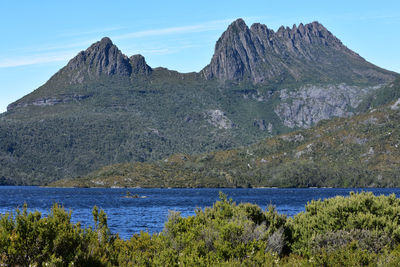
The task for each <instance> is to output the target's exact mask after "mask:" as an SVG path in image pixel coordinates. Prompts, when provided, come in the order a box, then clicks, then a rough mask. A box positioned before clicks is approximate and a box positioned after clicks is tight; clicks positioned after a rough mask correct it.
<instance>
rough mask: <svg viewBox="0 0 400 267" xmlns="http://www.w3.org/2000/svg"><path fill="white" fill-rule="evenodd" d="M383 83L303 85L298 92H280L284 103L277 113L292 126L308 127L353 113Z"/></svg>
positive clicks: (286, 123)
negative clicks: (372, 84)
mask: <svg viewBox="0 0 400 267" xmlns="http://www.w3.org/2000/svg"><path fill="white" fill-rule="evenodd" d="M379 88H381V86H374V87H358V86H349V85H345V84H340V85H337V86H335V85H328V86H315V85H310V86H304V87H301V88H300V89H298V90H295V91H288V90H286V89H283V90H281V91H280V99H281V103H280V104H278V105H277V106H276V107H275V113H276V114H277V115H278V116H279V117H280V119H281V120H282V121H283V124H284V125H285V126H287V127H289V128H294V127H305V128H308V127H310V126H311V125H313V124H314V123H317V122H319V121H320V120H324V119H330V118H332V117H347V116H350V115H353V113H352V112H350V111H349V110H351V109H354V108H356V107H357V106H358V105H359V104H360V103H361V101H362V100H363V98H364V97H365V96H367V95H368V94H370V93H371V92H373V91H375V90H378V89H379Z"/></svg>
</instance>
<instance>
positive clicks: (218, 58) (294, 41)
mask: <svg viewBox="0 0 400 267" xmlns="http://www.w3.org/2000/svg"><path fill="white" fill-rule="evenodd" d="M201 74H203V76H204V77H205V78H206V79H218V80H220V81H226V80H231V81H242V80H249V81H251V82H253V83H256V84H257V83H263V82H267V81H270V80H284V79H289V80H294V81H304V82H306V81H309V80H310V79H313V80H315V81H320V82H326V81H328V80H329V81H331V82H335V83H337V82H348V81H350V82H354V81H355V80H357V81H363V82H368V83H369V82H376V83H381V82H387V81H390V80H392V79H393V75H392V74H390V73H388V72H385V70H382V69H380V68H378V67H376V66H374V65H372V64H370V63H368V62H366V61H365V60H364V59H363V58H362V57H360V56H359V55H358V54H356V53H355V52H353V51H351V50H350V49H348V48H347V47H346V46H344V45H343V44H342V42H341V41H340V40H339V39H338V38H336V37H335V36H334V35H333V34H332V33H331V32H330V31H328V29H326V28H325V27H324V26H323V25H322V24H321V23H319V22H317V21H314V22H312V23H309V24H305V25H304V24H302V23H300V24H299V25H298V26H297V25H293V27H292V28H289V27H284V26H281V27H280V28H279V29H278V30H277V31H276V32H274V31H273V30H271V29H269V28H268V27H267V26H266V25H263V24H260V23H254V24H253V25H251V27H250V29H249V28H248V27H247V25H246V23H245V22H244V20H243V19H238V20H236V21H234V22H233V23H232V24H230V25H229V27H228V28H227V30H226V31H225V32H224V33H223V34H222V35H221V37H220V38H219V39H218V41H217V43H216V45H215V52H214V55H213V57H212V59H211V62H210V64H209V65H207V66H206V67H205V68H204V69H203V70H202V71H201Z"/></svg>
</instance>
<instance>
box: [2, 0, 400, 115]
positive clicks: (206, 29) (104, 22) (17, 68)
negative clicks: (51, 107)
mask: <svg viewBox="0 0 400 267" xmlns="http://www.w3.org/2000/svg"><path fill="white" fill-rule="evenodd" d="M237 18H243V19H244V20H245V21H246V23H247V24H248V25H249V26H250V25H251V24H252V23H254V22H260V23H263V24H266V25H267V26H268V27H269V28H272V29H274V30H276V29H277V28H278V27H279V26H281V25H284V26H290V27H291V26H292V25H293V24H299V23H300V22H303V23H309V22H312V21H315V20H317V21H319V22H320V23H322V24H323V25H324V26H325V27H327V28H328V30H330V31H331V32H332V33H333V34H334V35H336V36H337V37H338V38H339V39H341V40H342V42H343V43H344V44H345V45H347V46H348V47H349V48H350V49H352V50H354V51H356V52H357V53H359V54H360V55H361V56H363V57H364V58H366V59H367V60H368V61H370V62H372V63H374V64H376V65H378V66H381V67H383V68H386V69H389V70H393V71H396V72H399V73H400V52H399V47H400V46H399V43H400V34H399V29H400V1H398V0H392V1H385V0H381V1H376V0H375V1H369V0H363V1H358V0H356V1H351V0H346V1H342V0H336V1H321V0H319V1H307V0H303V1H292V0H286V1H283V0H281V1H268V0H263V1H243V0H241V1H237V0H230V1H225V0H214V1H209V0H202V1H189V0H185V1H175V0H169V1H165V0H164V1H135V0H134V1H132V0H131V1H118V0H114V1H110V0H107V1H102V0H97V1H89V0H88V1H75V0H70V1H54V0H52V1H41V0H37V1H28V0H26V1H24V0H21V1H8V0H4V1H2V4H1V7H0V25H1V26H0V36H1V42H0V112H4V111H5V110H6V107H7V105H8V104H10V103H11V102H13V101H15V100H17V99H19V98H20V97H22V96H24V95H26V94H28V93H30V92H31V91H33V90H34V89H36V88H37V87H39V86H40V85H42V84H43V83H45V82H46V81H47V80H48V79H49V78H50V77H51V75H53V74H54V73H55V72H57V71H58V70H59V69H60V68H62V67H63V66H64V65H65V64H67V62H68V60H69V59H71V58H72V57H74V56H75V55H76V54H77V53H78V52H79V51H81V50H84V49H86V48H87V47H88V46H89V45H90V44H91V43H93V42H95V41H97V40H100V39H101V38H102V37H104V36H108V37H110V38H111V39H112V40H113V42H114V43H115V44H116V45H117V46H118V47H119V49H120V50H121V51H122V52H123V53H124V54H126V55H127V56H131V55H133V54H142V55H144V56H145V58H146V61H147V63H148V64H149V65H150V66H151V67H158V66H163V67H167V68H169V69H174V70H178V71H181V72H190V71H199V70H201V69H202V68H203V67H204V66H205V65H207V64H208V63H209V61H210V59H211V56H212V54H213V50H214V45H215V42H216V41H217V39H218V37H219V36H220V35H221V33H222V32H223V31H224V30H225V29H226V27H227V26H228V25H229V24H230V23H231V22H232V21H233V20H235V19H237Z"/></svg>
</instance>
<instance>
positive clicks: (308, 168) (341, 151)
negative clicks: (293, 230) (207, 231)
mask: <svg viewBox="0 0 400 267" xmlns="http://www.w3.org/2000/svg"><path fill="white" fill-rule="evenodd" d="M399 140H400V113H399V110H398V109H397V107H396V108H394V109H392V108H391V106H385V107H382V108H379V109H377V110H372V111H370V112H368V113H364V114H361V115H357V116H354V117H351V118H341V119H334V120H331V121H323V122H321V123H319V124H318V125H317V126H315V127H313V128H310V129H306V130H302V131H297V132H293V133H289V134H284V135H280V136H276V137H271V138H267V139H265V140H264V141H262V142H259V143H256V144H254V145H251V146H248V147H243V148H238V149H232V150H226V151H218V152H210V153H206V154H199V155H192V156H191V155H186V154H175V155H173V156H171V157H169V158H166V159H164V160H160V161H157V162H152V163H126V164H116V165H111V166H106V167H103V168H101V169H99V170H98V171H95V172H92V173H91V174H89V175H88V176H86V177H83V178H76V179H64V180H60V181H58V182H56V183H54V184H52V185H53V186H83V187H111V186H126V187H136V186H140V187H369V186H373V187H395V186H400V179H399V178H400V176H399V175H400V142H399Z"/></svg>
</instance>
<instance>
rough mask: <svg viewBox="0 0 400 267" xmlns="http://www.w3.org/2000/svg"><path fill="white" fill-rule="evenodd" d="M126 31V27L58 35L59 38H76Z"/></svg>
mask: <svg viewBox="0 0 400 267" xmlns="http://www.w3.org/2000/svg"><path fill="white" fill-rule="evenodd" d="M123 29H126V27H107V28H99V29H93V30H87V31H76V30H74V31H72V30H70V31H64V32H63V33H60V34H58V35H57V36H59V37H76V36H85V35H93V34H98V33H109V32H114V31H119V30H123Z"/></svg>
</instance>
